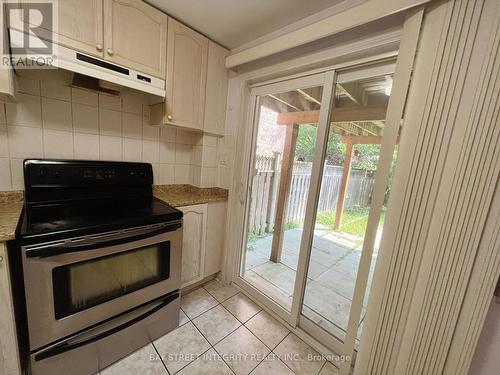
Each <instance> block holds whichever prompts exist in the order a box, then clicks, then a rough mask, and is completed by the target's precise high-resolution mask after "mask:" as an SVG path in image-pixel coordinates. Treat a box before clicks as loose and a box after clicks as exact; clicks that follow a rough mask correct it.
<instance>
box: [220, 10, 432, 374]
mask: <svg viewBox="0 0 500 375" xmlns="http://www.w3.org/2000/svg"><path fill="white" fill-rule="evenodd" d="M422 13H423V8H419V9H411V10H410V11H408V14H407V18H406V21H405V22H404V25H403V33H402V37H401V44H403V46H401V47H400V49H399V53H397V60H396V61H397V62H396V65H395V66H396V76H395V77H394V85H395V86H394V88H393V95H391V99H390V101H389V107H388V115H387V119H386V121H387V120H390V119H389V113H397V112H398V111H400V112H401V113H402V111H403V108H404V104H405V99H404V98H405V97H406V95H404V97H402V98H398V99H396V98H395V99H392V97H393V96H396V95H397V92H399V91H400V90H399V89H397V90H396V89H395V88H396V87H405V88H406V89H407V88H408V85H409V75H408V77H398V75H397V71H398V70H401V69H403V70H405V71H409V72H411V70H412V67H413V59H414V56H415V51H416V44H417V41H418V35H419V31H420V24H421V19H422ZM407 44H408V48H405V46H406V45H407ZM395 56H396V54H395V53H383V54H379V55H374V56H372V57H371V58H363V59H359V60H352V61H350V62H342V63H341V64H337V65H334V66H328V67H324V68H319V69H318V68H316V69H314V70H310V71H308V72H304V73H294V74H292V75H289V76H286V77H279V78H273V79H272V80H268V81H267V82H264V80H261V81H260V82H257V83H255V81H256V80H258V77H255V76H251V75H250V76H248V75H247V76H242V77H241V79H240V81H239V85H240V86H239V89H240V94H241V98H240V103H239V105H240V107H241V108H243V109H244V112H240V113H243V116H242V118H241V120H239V121H241V124H242V126H243V128H242V130H241V132H240V135H239V137H238V139H237V144H238V146H239V147H238V148H237V149H238V153H241V154H240V155H237V156H236V159H237V160H236V168H241V171H237V172H235V177H234V180H233V188H232V191H233V194H235V196H234V197H233V198H231V199H232V206H231V207H233V209H235V211H234V212H233V211H231V212H230V216H229V217H230V218H231V219H233V220H234V222H233V223H234V226H232V228H231V229H232V233H233V234H232V235H231V241H230V246H232V249H230V250H229V253H228V254H227V259H226V260H225V261H226V264H227V265H228V266H229V271H230V273H229V274H228V275H226V276H225V277H226V280H229V281H232V282H234V283H235V284H236V285H237V286H238V287H239V288H240V289H242V291H243V292H244V293H246V294H248V295H249V296H251V297H252V298H253V299H255V300H256V301H257V302H258V303H259V304H261V305H262V306H264V308H265V309H266V310H268V311H270V312H271V313H273V314H274V315H275V316H276V317H278V319H280V320H281V321H282V322H284V323H286V324H287V325H288V328H290V329H291V330H292V331H293V332H295V333H296V334H297V335H299V336H300V337H301V338H303V339H304V340H305V341H307V342H308V343H309V344H311V345H312V346H313V347H314V348H315V349H317V350H318V351H320V353H322V354H332V353H334V354H344V355H355V354H356V353H355V352H354V340H355V338H356V334H354V336H353V330H354V328H353V327H354V324H355V323H354V320H355V319H353V317H352V316H351V315H352V313H353V308H354V300H353V304H352V305H351V311H350V319H349V324H348V333H347V335H346V340H344V342H341V341H340V340H338V339H336V338H335V337H334V336H333V335H331V334H329V333H327V332H326V331H324V330H323V329H322V328H320V327H319V326H316V325H315V324H314V323H313V322H312V321H310V320H309V319H307V318H305V317H304V316H303V315H301V314H300V312H301V306H302V302H303V298H304V290H305V280H306V274H307V270H308V264H307V263H308V262H309V259H308V258H309V255H310V254H309V253H310V245H311V243H312V238H313V237H312V234H313V227H314V220H311V219H312V218H314V217H315V209H316V205H317V203H316V202H317V195H318V194H319V189H320V187H321V177H322V176H321V174H322V170H321V169H322V168H320V167H319V166H320V165H322V164H321V163H320V162H318V160H319V161H321V160H323V159H324V149H325V147H326V143H327V142H326V141H327V138H328V131H329V124H328V121H327V120H328V119H329V118H330V111H331V108H332V105H329V104H333V103H330V101H331V100H332V97H333V93H334V91H333V88H334V85H335V79H336V75H337V72H339V71H341V70H345V69H347V68H353V67H363V66H366V65H373V64H376V63H377V62H384V61H385V62H387V61H388V60H392V61H394V57H395ZM382 65H383V64H382ZM383 69H384V68H383ZM346 74H347V73H346ZM349 74H350V73H349ZM354 74H355V73H354ZM322 75H323V76H324V80H323V82H322V83H321V84H322V85H323V97H322V104H321V112H320V123H319V124H318V133H317V139H316V150H315V155H314V163H313V171H312V176H311V183H314V186H310V189H309V194H308V202H307V207H306V215H305V220H304V222H305V223H307V222H308V221H307V220H308V219H309V221H310V222H309V223H308V224H306V225H305V226H304V232H303V236H302V240H301V246H300V253H299V264H298V269H297V274H296V279H295V288H294V295H293V303H292V309H291V311H288V310H286V309H285V308H283V307H281V306H280V305H278V304H277V303H276V302H275V301H273V300H272V299H271V298H270V297H268V296H266V295H265V294H263V293H262V292H260V291H259V290H257V289H256V288H255V287H253V286H252V285H251V284H250V283H248V282H247V281H246V280H244V279H243V278H242V277H241V276H240V275H241V270H242V267H244V266H243V265H242V255H243V254H244V250H245V246H246V238H247V219H248V215H247V214H248V209H249V204H248V203H249V200H250V199H251V198H250V192H251V186H250V185H251V184H250V182H251V179H250V177H251V175H250V173H251V169H252V167H253V162H254V160H253V158H254V154H255V147H256V135H257V130H258V117H259V116H258V100H257V98H258V95H262V94H263V93H265V92H266V91H269V87H273V88H279V87H287V88H290V87H291V86H290V83H291V82H295V80H299V81H297V82H302V80H304V81H303V82H306V81H307V80H311V82H314V79H312V77H317V76H322ZM297 77H298V78H297ZM326 77H328V79H326ZM274 85H276V86H274ZM313 85H314V84H313ZM285 91H286V90H285ZM396 91H397V92H396ZM327 92H328V94H329V95H328V97H325V93H327ZM396 106H397V107H398V108H399V109H397V110H395V109H394V108H396ZM390 107H393V109H390ZM392 121H393V119H392ZM321 122H322V123H321ZM384 138H386V140H384V139H383V147H384V145H385V147H384V148H385V149H386V150H388V149H390V148H391V147H392V149H393V147H394V145H395V140H394V142H393V141H392V137H385V134H384ZM389 138H391V139H390V140H389ZM392 143H394V144H393V145H392V146H391V144H392ZM381 152H382V151H381ZM385 154H388V151H386V152H385ZM391 156H392V153H391ZM381 159H382V158H381ZM386 159H387V158H386V157H384V162H385V161H386ZM381 162H382V160H381ZM379 167H380V165H379ZM377 174H379V173H377ZM383 174H385V173H382V175H383ZM379 180H380V182H379V184H378V185H382V184H385V185H386V183H387V179H385V180H384V181H383V182H382V181H381V178H379ZM379 190H380V187H377V191H379ZM233 215H234V217H231V216H233ZM379 215H380V212H378V213H376V212H373V213H372V209H371V208H370V215H369V224H368V226H369V227H373V226H374V224H373V223H374V222H377V224H378V220H376V219H377V217H379ZM242 216H243V217H242ZM367 231H368V229H367ZM369 242H370V243H371V242H372V241H371V240H370V241H369ZM368 245H369V244H367V246H368ZM371 246H372V249H371V250H372V251H373V244H372V245H371ZM363 251H364V248H363ZM370 255H371V252H370ZM361 262H362V263H363V266H362V265H361V263H360V269H359V272H362V273H363V275H362V276H361V278H360V275H359V272H358V277H357V280H356V287H355V294H356V293H358V294H359V293H360V289H363V287H366V280H364V279H365V278H366V277H367V275H368V268H369V260H367V256H365V257H364V258H363V259H362V261H361ZM366 264H368V267H367V266H366ZM364 273H366V275H364ZM363 284H364V285H363ZM358 300H359V299H358ZM361 301H362V298H361ZM359 310H360V307H359ZM355 315H357V314H355ZM354 318H355V317H354ZM358 320H359V317H358ZM356 332H357V329H356ZM348 340H349V341H348ZM351 347H352V350H351V349H350V348H351ZM346 349H347V350H346ZM350 364H351V361H348V362H346V364H345V365H344V366H342V369H341V371H342V374H345V373H347V372H346V371H348V369H349V367H350Z"/></svg>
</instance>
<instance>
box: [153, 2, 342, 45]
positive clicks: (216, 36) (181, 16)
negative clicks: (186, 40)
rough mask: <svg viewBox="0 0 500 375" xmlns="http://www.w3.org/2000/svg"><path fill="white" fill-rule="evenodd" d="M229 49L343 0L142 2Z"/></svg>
mask: <svg viewBox="0 0 500 375" xmlns="http://www.w3.org/2000/svg"><path fill="white" fill-rule="evenodd" d="M146 1H147V2H148V3H150V4H151V5H153V6H155V7H157V8H159V9H161V10H162V11H164V12H165V13H167V14H169V15H171V16H173V17H174V18H177V19H178V20H180V21H181V22H183V23H185V24H187V25H188V26H190V27H192V28H193V29H195V30H198V31H199V32H201V33H203V34H205V35H206V36H208V37H209V38H210V39H212V40H214V41H216V42H218V43H220V44H222V45H223V46H225V47H226V48H229V49H233V48H235V47H238V46H240V45H242V44H244V43H247V42H250V41H252V40H254V39H257V38H259V37H261V36H263V35H265V34H268V33H270V32H273V31H275V30H278V29H280V28H282V27H284V26H286V25H288V24H291V23H293V22H296V21H299V20H301V19H302V18H304V17H307V16H310V15H312V14H314V13H318V12H320V11H322V10H324V9H326V8H329V7H331V6H334V5H336V4H339V3H341V2H342V1H343V0H307V1H306V0H146Z"/></svg>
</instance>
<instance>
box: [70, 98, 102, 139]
mask: <svg viewBox="0 0 500 375" xmlns="http://www.w3.org/2000/svg"><path fill="white" fill-rule="evenodd" d="M72 108H73V128H74V129H75V132H79V133H89V134H99V109H98V108H97V107H93V106H89V105H85V104H79V103H73V106H72Z"/></svg>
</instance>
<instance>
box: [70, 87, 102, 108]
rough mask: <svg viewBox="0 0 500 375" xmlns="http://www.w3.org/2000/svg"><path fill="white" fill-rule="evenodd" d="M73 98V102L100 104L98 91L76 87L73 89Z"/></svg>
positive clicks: (95, 105)
mask: <svg viewBox="0 0 500 375" xmlns="http://www.w3.org/2000/svg"><path fill="white" fill-rule="evenodd" d="M71 99H72V101H73V103H79V104H86V105H90V106H93V107H97V105H98V104H99V97H98V94H97V93H96V92H94V91H91V90H84V89H79V88H75V87H73V88H72V89H71Z"/></svg>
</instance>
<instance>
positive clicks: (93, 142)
mask: <svg viewBox="0 0 500 375" xmlns="http://www.w3.org/2000/svg"><path fill="white" fill-rule="evenodd" d="M73 143H74V147H75V159H84V160H99V136H98V135H96V134H85V133H75V134H74V138H73Z"/></svg>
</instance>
